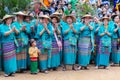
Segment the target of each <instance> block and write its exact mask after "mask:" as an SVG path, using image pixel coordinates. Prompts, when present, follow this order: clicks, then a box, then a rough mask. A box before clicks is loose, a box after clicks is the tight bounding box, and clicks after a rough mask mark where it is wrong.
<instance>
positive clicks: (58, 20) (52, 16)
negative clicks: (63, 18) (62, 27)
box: [50, 15, 60, 22]
mask: <svg viewBox="0 0 120 80" xmlns="http://www.w3.org/2000/svg"><path fill="white" fill-rule="evenodd" d="M50 18H51V19H53V18H56V19H57V22H60V18H59V17H58V16H55V15H51V16H50Z"/></svg>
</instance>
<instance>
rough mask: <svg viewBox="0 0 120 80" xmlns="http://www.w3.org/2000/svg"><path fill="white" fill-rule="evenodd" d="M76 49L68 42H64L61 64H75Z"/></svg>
mask: <svg viewBox="0 0 120 80" xmlns="http://www.w3.org/2000/svg"><path fill="white" fill-rule="evenodd" d="M76 52H77V47H76V46H73V45H71V44H70V42H69V40H65V41H64V53H63V62H64V64H65V65H73V64H75V63H76V55H77V54H76Z"/></svg>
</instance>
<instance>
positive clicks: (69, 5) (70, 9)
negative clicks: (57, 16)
mask: <svg viewBox="0 0 120 80" xmlns="http://www.w3.org/2000/svg"><path fill="white" fill-rule="evenodd" d="M72 11H73V9H72V5H71V4H68V9H67V10H65V11H64V14H65V15H70V14H71V13H72Z"/></svg>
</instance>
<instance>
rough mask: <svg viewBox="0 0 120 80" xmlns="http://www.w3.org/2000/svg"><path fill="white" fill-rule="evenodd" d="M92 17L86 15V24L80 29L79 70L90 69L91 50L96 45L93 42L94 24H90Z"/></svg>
mask: <svg viewBox="0 0 120 80" xmlns="http://www.w3.org/2000/svg"><path fill="white" fill-rule="evenodd" d="M91 18H92V17H91V15H89V14H86V15H85V16H84V17H83V19H84V23H83V24H82V25H81V27H80V28H79V32H80V34H79V41H78V64H79V67H78V70H80V69H88V67H87V66H88V65H89V62H90V56H91V50H92V46H94V44H93V43H92V41H93V35H94V33H93V30H94V26H93V24H90V19H91Z"/></svg>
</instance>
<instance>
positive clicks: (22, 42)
mask: <svg viewBox="0 0 120 80" xmlns="http://www.w3.org/2000/svg"><path fill="white" fill-rule="evenodd" d="M15 15H16V16H17V21H16V22H14V23H13V26H15V27H16V29H17V31H18V32H17V33H15V35H16V36H15V37H16V39H17V42H18V46H16V55H17V56H16V57H17V69H18V72H21V73H22V72H25V70H26V68H27V45H28V37H27V34H26V23H25V22H24V21H23V20H24V17H25V16H26V15H25V14H24V13H23V12H17V13H15Z"/></svg>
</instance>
